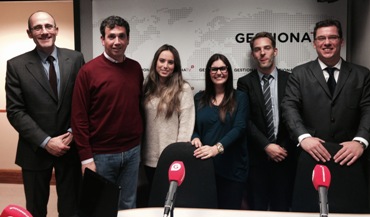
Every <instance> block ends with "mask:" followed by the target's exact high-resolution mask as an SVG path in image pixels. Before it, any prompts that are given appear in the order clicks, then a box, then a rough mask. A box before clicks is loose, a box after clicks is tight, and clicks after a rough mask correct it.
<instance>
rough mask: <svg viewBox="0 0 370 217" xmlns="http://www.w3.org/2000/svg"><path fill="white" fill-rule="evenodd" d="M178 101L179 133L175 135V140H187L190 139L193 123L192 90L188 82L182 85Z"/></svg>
mask: <svg viewBox="0 0 370 217" xmlns="http://www.w3.org/2000/svg"><path fill="white" fill-rule="evenodd" d="M180 101H181V102H180V103H181V106H180V107H181V108H180V112H179V134H178V136H177V142H188V141H190V139H191V135H192V133H193V130H194V124H195V108H194V100H193V91H192V90H191V87H190V85H189V84H185V85H184V87H183V92H182V96H181V99H180Z"/></svg>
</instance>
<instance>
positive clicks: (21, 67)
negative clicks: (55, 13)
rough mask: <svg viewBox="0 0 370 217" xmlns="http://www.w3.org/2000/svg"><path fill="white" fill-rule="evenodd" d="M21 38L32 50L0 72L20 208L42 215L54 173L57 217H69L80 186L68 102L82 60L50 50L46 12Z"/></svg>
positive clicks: (51, 31)
mask: <svg viewBox="0 0 370 217" xmlns="http://www.w3.org/2000/svg"><path fill="white" fill-rule="evenodd" d="M27 34H28V37H29V38H31V39H33V41H34V42H35V44H36V48H35V49H34V50H32V51H29V52H27V53H24V54H21V55H19V56H17V57H15V58H13V59H11V60H9V61H8V62H7V72H6V87H5V88H6V109H7V117H8V120H9V122H10V123H11V124H12V126H13V127H14V128H15V129H16V130H17V131H18V133H19V140H18V148H17V154H16V160H15V162H16V164H18V165H19V166H20V167H22V177H23V184H24V190H25V195H26V207H27V209H28V210H29V211H30V212H31V213H32V215H33V216H34V217H45V216H46V214H47V203H48V198H49V191H50V180H51V177H52V171H53V169H54V170H55V179H56V189H57V194H58V211H59V216H60V217H62V216H64V217H70V216H72V215H73V214H74V213H75V211H76V206H77V203H78V200H77V199H78V198H77V197H78V192H79V185H80V181H81V164H80V161H79V158H78V155H77V151H76V148H75V145H74V143H73V135H72V131H71V129H70V115H71V100H72V93H73V87H74V83H75V78H76V75H77V73H78V70H79V69H80V67H81V66H82V65H83V64H84V58H83V55H82V54H81V53H79V52H76V51H72V50H68V49H63V48H58V47H56V46H55V40H56V36H57V34H58V27H57V26H56V23H55V20H54V18H53V17H52V15H50V14H49V13H47V12H43V11H37V12H35V13H33V14H32V15H31V16H30V17H29V19H28V30H27ZM49 56H52V57H53V58H50V57H49ZM48 59H50V60H48ZM49 61H50V62H49ZM53 75H54V76H53ZM49 78H50V79H49ZM53 79H54V80H53Z"/></svg>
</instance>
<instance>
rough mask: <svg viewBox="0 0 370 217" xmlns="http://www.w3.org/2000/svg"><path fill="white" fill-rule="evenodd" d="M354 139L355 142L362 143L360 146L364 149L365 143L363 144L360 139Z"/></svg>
mask: <svg viewBox="0 0 370 217" xmlns="http://www.w3.org/2000/svg"><path fill="white" fill-rule="evenodd" d="M354 141H356V142H358V143H360V144H361V145H362V148H363V149H364V150H365V149H366V145H365V143H363V142H361V141H360V140H354Z"/></svg>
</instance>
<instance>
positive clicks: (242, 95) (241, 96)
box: [235, 90, 247, 100]
mask: <svg viewBox="0 0 370 217" xmlns="http://www.w3.org/2000/svg"><path fill="white" fill-rule="evenodd" d="M235 96H236V99H237V100H239V99H245V98H246V97H247V94H246V93H245V92H243V91H241V90H235Z"/></svg>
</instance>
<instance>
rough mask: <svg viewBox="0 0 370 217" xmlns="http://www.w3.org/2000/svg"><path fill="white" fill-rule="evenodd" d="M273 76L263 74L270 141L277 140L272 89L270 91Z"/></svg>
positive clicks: (263, 89)
mask: <svg viewBox="0 0 370 217" xmlns="http://www.w3.org/2000/svg"><path fill="white" fill-rule="evenodd" d="M271 78H272V76H271V75H264V76H262V80H263V87H262V91H263V98H264V100H265V108H266V124H267V138H268V140H269V141H270V142H275V133H274V129H275V128H274V117H273V112H272V102H271V91H270V82H269V80H270V79H271Z"/></svg>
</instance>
